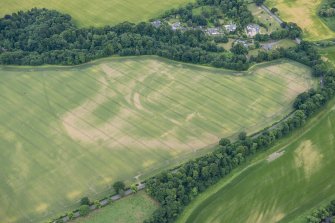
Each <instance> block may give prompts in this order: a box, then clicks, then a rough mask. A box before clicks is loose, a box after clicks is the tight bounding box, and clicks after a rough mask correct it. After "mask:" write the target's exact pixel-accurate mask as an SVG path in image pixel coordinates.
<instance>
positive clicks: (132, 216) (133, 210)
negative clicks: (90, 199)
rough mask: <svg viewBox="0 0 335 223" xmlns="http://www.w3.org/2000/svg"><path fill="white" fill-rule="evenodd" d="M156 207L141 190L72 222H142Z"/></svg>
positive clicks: (154, 202)
mask: <svg viewBox="0 0 335 223" xmlns="http://www.w3.org/2000/svg"><path fill="white" fill-rule="evenodd" d="M157 207H158V204H157V203H156V201H154V200H153V199H152V198H150V197H149V196H148V195H147V194H146V193H145V192H144V191H141V192H138V193H137V194H135V195H132V196H129V197H126V198H124V199H122V200H119V201H117V202H115V203H113V204H111V205H109V206H108V207H105V208H103V209H100V210H98V211H95V212H93V213H91V214H90V215H89V216H87V217H85V218H80V219H78V220H76V221H74V223H107V222H115V223H142V222H143V221H144V220H146V219H148V218H149V217H150V216H151V214H152V213H153V212H154V211H155V209H156V208H157Z"/></svg>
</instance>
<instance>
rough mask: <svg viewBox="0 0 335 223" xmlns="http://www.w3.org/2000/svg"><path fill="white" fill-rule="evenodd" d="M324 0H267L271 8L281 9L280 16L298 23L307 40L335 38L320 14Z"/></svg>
mask: <svg viewBox="0 0 335 223" xmlns="http://www.w3.org/2000/svg"><path fill="white" fill-rule="evenodd" d="M321 3H322V0H300V1H297V0H294V1H289V0H267V1H266V4H267V6H269V8H272V7H276V8H278V9H279V16H280V17H281V18H282V19H283V20H284V21H287V22H295V23H297V24H298V25H299V26H300V27H301V28H302V29H303V31H304V36H305V38H306V40H311V41H315V40H323V39H329V38H333V37H334V36H335V32H333V31H332V30H331V29H330V28H329V27H328V26H327V25H326V24H325V23H324V22H323V21H322V19H321V18H320V17H319V16H318V14H317V13H318V8H319V6H320V4H321Z"/></svg>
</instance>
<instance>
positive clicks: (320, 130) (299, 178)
mask: <svg viewBox="0 0 335 223" xmlns="http://www.w3.org/2000/svg"><path fill="white" fill-rule="evenodd" d="M334 139H335V101H334V100H333V101H332V102H331V103H329V105H328V108H327V109H326V110H324V111H322V112H321V113H320V114H318V115H317V116H316V117H314V118H313V119H312V120H310V121H309V122H308V124H307V125H306V126H305V127H304V128H303V129H301V130H299V131H298V132H296V133H295V134H293V135H292V136H290V137H288V138H286V139H284V140H281V142H280V143H279V144H278V145H276V146H275V147H274V148H272V149H271V151H269V152H270V153H269V152H268V154H267V155H266V154H261V155H259V156H258V157H257V158H256V159H255V160H254V161H253V162H251V163H250V164H248V166H247V167H244V169H242V168H240V169H239V170H238V171H235V172H234V174H233V175H232V176H231V177H230V178H228V179H223V180H222V181H221V182H219V183H218V184H216V185H214V186H213V187H212V188H210V189H209V190H208V191H206V192H205V193H203V194H201V195H200V196H199V198H197V199H196V200H195V202H193V203H192V204H191V205H190V206H189V207H188V208H187V209H186V212H185V213H184V214H183V216H182V217H181V218H180V219H179V222H192V223H197V222H212V223H214V222H234V223H235V222H236V223H239V222H241V223H242V222H243V223H244V222H257V223H263V222H264V223H267V222H283V223H284V222H295V223H303V222H305V221H304V220H305V216H306V215H308V213H310V211H311V210H312V209H313V208H315V207H318V206H320V205H321V204H323V203H325V202H329V200H330V199H332V198H334V196H335V178H334V162H335V141H334ZM274 151H282V152H281V153H274ZM269 154H272V155H269ZM274 154H276V155H274ZM265 155H266V156H265Z"/></svg>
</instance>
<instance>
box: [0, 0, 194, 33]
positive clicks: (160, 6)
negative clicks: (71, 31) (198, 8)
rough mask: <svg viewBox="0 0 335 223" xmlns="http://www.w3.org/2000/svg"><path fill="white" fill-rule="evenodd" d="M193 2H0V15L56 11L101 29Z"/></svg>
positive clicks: (80, 23)
mask: <svg viewBox="0 0 335 223" xmlns="http://www.w3.org/2000/svg"><path fill="white" fill-rule="evenodd" d="M194 1H195V0H165V1H157V0H122V1H120V0H94V1H92V0H48V1H46V0H1V1H0V16H1V17H3V16H4V15H6V14H11V13H13V12H17V11H19V10H29V9H31V8H34V7H37V8H48V9H55V10H58V11H60V12H63V13H67V14H70V15H71V16H72V18H73V19H74V21H75V22H76V24H77V25H79V26H81V27H87V26H104V25H115V24H118V23H120V22H125V21H129V22H135V23H137V22H139V21H147V20H149V19H151V18H153V17H155V16H158V15H160V14H162V13H163V12H164V11H165V10H167V9H171V8H177V7H179V6H181V5H185V4H187V3H189V2H194Z"/></svg>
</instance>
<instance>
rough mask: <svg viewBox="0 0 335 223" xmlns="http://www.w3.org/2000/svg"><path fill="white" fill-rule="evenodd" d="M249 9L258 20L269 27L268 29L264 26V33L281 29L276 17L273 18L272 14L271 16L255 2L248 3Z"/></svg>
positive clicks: (262, 29)
mask: <svg viewBox="0 0 335 223" xmlns="http://www.w3.org/2000/svg"><path fill="white" fill-rule="evenodd" d="M248 9H249V10H250V11H251V13H252V15H253V16H254V18H255V20H256V21H258V22H261V23H263V24H264V25H265V26H266V27H267V28H268V29H267V30H266V29H264V28H263V27H262V28H261V33H262V34H265V33H268V34H270V33H272V32H273V31H277V30H280V29H281V27H280V25H279V23H278V22H277V21H276V20H275V19H274V18H272V16H270V15H269V14H268V13H267V12H266V11H264V9H262V8H261V7H259V6H257V5H256V4H255V3H250V4H248Z"/></svg>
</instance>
